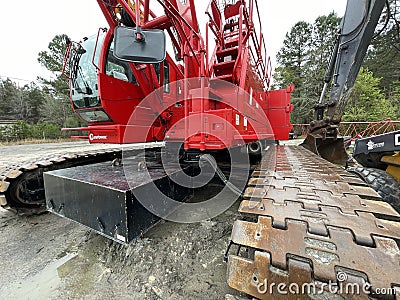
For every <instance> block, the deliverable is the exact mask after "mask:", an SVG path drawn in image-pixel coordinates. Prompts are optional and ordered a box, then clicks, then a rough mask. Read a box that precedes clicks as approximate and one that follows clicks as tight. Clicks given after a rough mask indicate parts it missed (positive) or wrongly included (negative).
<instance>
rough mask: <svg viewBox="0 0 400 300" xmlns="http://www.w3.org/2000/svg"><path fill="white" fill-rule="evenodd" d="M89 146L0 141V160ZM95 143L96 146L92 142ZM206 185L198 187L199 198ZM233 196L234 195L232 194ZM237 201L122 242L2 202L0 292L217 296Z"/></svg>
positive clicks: (222, 289)
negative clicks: (200, 218) (211, 214)
mask: <svg viewBox="0 0 400 300" xmlns="http://www.w3.org/2000/svg"><path fill="white" fill-rule="evenodd" d="M88 147H89V148H90V147H93V146H88V145H87V144H86V143H63V144H49V145H24V146H10V147H0V152H1V158H0V165H1V164H7V163H9V162H14V161H23V160H27V159H31V158H33V157H37V156H38V155H39V156H40V155H44V154H51V153H54V152H64V149H65V150H67V151H68V152H73V151H77V149H81V150H83V148H86V149H85V150H87V148H88ZM95 147H99V146H95ZM208 193H212V188H207V189H204V190H202V191H199V192H198V193H196V195H195V196H196V198H198V200H201V199H203V198H205V199H206V198H207V195H208ZM232 197H234V196H233V195H232ZM237 207H238V204H237V203H236V204H235V205H234V206H233V207H231V208H230V209H229V210H228V211H226V212H225V213H223V214H222V215H220V216H218V217H216V218H215V219H213V220H210V221H206V222H202V223H196V224H177V223H171V222H161V223H160V224H158V225H157V226H156V227H154V228H153V229H151V230H150V231H149V232H148V233H147V234H145V235H144V236H143V237H142V238H140V239H139V240H137V241H135V242H133V243H131V244H130V245H128V246H122V245H119V244H117V243H115V242H112V241H109V240H107V239H106V238H104V237H101V236H99V235H97V234H96V233H93V232H91V231H89V230H88V229H86V228H84V227H82V226H80V225H78V224H75V223H73V222H71V221H68V220H65V219H62V218H60V217H57V216H55V215H52V214H49V213H45V214H41V215H32V216H29V215H24V216H21V215H17V214H15V213H13V212H10V211H5V210H3V209H0V240H1V242H0V270H1V271H0V299H223V298H224V295H225V294H226V293H230V294H234V295H238V293H237V292H236V291H234V290H232V289H230V288H229V287H228V286H227V284H226V276H225V273H226V265H225V263H224V262H223V255H224V252H225V249H226V247H227V244H228V241H229V236H230V231H231V228H232V224H233V222H234V220H235V219H236V218H237V217H238V214H237Z"/></svg>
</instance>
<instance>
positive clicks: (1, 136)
mask: <svg viewBox="0 0 400 300" xmlns="http://www.w3.org/2000/svg"><path fill="white" fill-rule="evenodd" d="M62 137H66V135H65V134H64V133H62V132H61V127H60V126H59V125H56V124H50V123H38V124H35V125H29V124H28V123H27V122H25V121H18V122H17V123H15V124H12V125H8V126H3V127H0V141H1V142H15V141H20V140H26V139H43V140H48V139H58V138H62Z"/></svg>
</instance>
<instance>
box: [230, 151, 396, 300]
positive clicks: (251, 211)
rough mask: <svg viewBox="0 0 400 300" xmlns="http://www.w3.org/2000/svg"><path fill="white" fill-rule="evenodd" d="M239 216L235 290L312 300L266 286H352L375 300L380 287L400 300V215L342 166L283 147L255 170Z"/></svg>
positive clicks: (235, 232)
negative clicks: (367, 290)
mask: <svg viewBox="0 0 400 300" xmlns="http://www.w3.org/2000/svg"><path fill="white" fill-rule="evenodd" d="M239 212H240V213H241V214H242V216H243V219H242V220H237V221H236V222H235V224H234V226H233V230H232V236H231V248H233V245H236V246H237V250H238V251H237V252H236V253H235V254H230V255H229V256H228V272H227V274H228V283H229V285H230V286H231V287H232V288H235V289H237V290H239V291H241V292H244V293H247V294H249V295H251V296H253V297H256V298H259V299H280V298H281V299H309V298H310V297H311V298H313V297H314V296H315V295H311V294H304V293H300V294H290V293H289V294H282V295H279V294H278V293H276V292H277V290H276V288H275V290H274V292H275V293H273V294H271V293H270V290H264V288H265V287H266V285H265V283H274V284H276V286H277V285H279V284H280V283H281V284H285V286H286V287H289V286H290V284H297V286H300V287H302V285H304V284H314V285H316V286H317V287H318V286H321V284H322V283H323V282H324V283H329V282H332V283H337V284H340V283H341V284H344V283H353V284H356V285H358V286H359V287H360V289H361V288H362V285H363V284H369V285H371V292H372V294H371V295H372V298H379V295H377V294H374V292H375V291H377V289H382V288H385V289H389V288H391V289H392V291H395V292H396V294H397V297H400V276H399V274H400V249H399V245H400V215H399V213H398V212H396V211H395V210H394V209H393V208H392V207H391V206H390V205H389V204H387V203H385V202H383V201H382V199H381V198H380V196H379V195H378V193H376V192H375V191H373V190H372V189H371V188H370V187H368V186H367V185H366V184H365V183H364V182H363V181H362V180H360V178H358V177H357V176H356V175H354V174H350V173H348V172H347V171H345V170H344V169H343V168H341V167H339V166H336V165H334V164H331V163H329V162H327V161H325V160H324V159H322V158H320V157H318V156H316V155H314V154H313V153H311V152H310V151H308V150H306V149H305V148H303V147H295V146H293V147H292V146H285V147H284V146H277V147H276V148H275V149H270V150H269V151H268V152H267V154H266V155H265V156H264V157H263V159H262V162H261V164H260V166H259V167H258V168H257V169H256V170H255V171H254V172H253V174H252V177H251V179H250V181H249V186H248V188H247V190H246V192H245V199H244V200H243V201H242V203H241V206H240V208H239ZM230 252H231V251H230ZM343 273H344V274H345V277H344V279H343V280H344V281H338V275H339V274H343ZM322 288H324V289H325V291H326V292H328V291H327V288H326V287H321V289H322ZM286 291H287V290H286ZM371 295H366V294H360V295H356V297H355V298H357V299H369V298H368V297H369V296H371ZM335 296H339V295H335ZM341 296H342V297H344V298H349V297H353V296H354V295H345V294H343V295H341ZM385 297H386V298H385V299H396V298H395V297H396V296H395V295H385ZM320 299H322V298H320ZM324 299H325V298H324ZM328 299H329V297H328Z"/></svg>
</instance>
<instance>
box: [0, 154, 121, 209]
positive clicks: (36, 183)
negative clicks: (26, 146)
mask: <svg viewBox="0 0 400 300" xmlns="http://www.w3.org/2000/svg"><path fill="white" fill-rule="evenodd" d="M121 155H122V150H121V148H111V149H101V150H92V151H84V152H77V153H69V154H53V155H49V156H47V157H41V158H38V159H36V160H30V161H26V162H24V163H20V164H11V165H8V166H6V167H2V168H1V169H0V205H1V206H2V207H6V208H12V209H17V210H18V209H25V208H28V209H33V210H34V209H39V210H40V209H41V208H43V207H44V206H45V191H44V183H43V173H44V172H46V171H52V170H58V169H64V168H70V167H75V166H82V165H88V164H94V163H100V162H106V161H112V160H113V159H115V158H119V157H121Z"/></svg>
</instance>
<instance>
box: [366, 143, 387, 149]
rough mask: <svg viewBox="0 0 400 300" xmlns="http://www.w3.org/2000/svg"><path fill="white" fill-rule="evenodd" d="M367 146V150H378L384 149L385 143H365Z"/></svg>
mask: <svg viewBox="0 0 400 300" xmlns="http://www.w3.org/2000/svg"><path fill="white" fill-rule="evenodd" d="M367 146H368V150H374V149H378V148H383V147H385V142H382V143H374V142H373V141H369V142H368V143H367Z"/></svg>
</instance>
